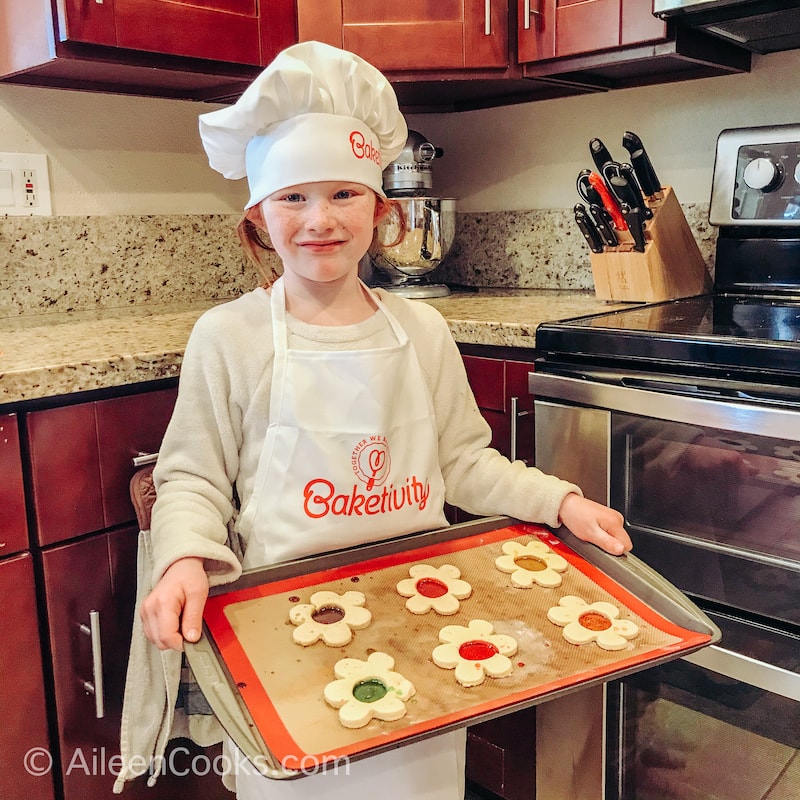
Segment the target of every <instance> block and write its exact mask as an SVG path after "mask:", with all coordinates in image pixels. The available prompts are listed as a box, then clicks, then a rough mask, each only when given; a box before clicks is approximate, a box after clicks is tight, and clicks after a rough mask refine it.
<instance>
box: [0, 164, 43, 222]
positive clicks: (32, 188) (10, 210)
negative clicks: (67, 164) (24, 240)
mask: <svg viewBox="0 0 800 800" xmlns="http://www.w3.org/2000/svg"><path fill="white" fill-rule="evenodd" d="M4 214H5V215H7V216H10V217H28V216H43V217H49V216H52V214H53V206H52V202H51V199H50V175H49V173H48V169H47V156H46V155H43V154H40V153H0V216H3V215H4Z"/></svg>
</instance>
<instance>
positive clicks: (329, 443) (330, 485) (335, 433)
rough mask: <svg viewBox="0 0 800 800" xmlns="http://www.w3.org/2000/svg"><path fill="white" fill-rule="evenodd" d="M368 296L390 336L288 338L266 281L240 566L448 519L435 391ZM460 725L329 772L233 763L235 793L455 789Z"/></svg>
mask: <svg viewBox="0 0 800 800" xmlns="http://www.w3.org/2000/svg"><path fill="white" fill-rule="evenodd" d="M364 291H367V290H366V288H364ZM373 297H374V296H373ZM374 299H375V301H376V302H377V303H378V306H379V311H380V313H383V314H385V315H386V318H387V320H388V321H389V324H390V326H391V328H392V330H393V332H394V335H395V336H396V338H397V341H398V344H397V345H394V346H391V347H382V348H378V349H372V350H348V351H310V350H291V349H289V348H288V346H287V339H288V334H287V329H286V301H285V294H284V289H283V281H282V280H278V281H276V282H275V284H273V287H272V293H271V308H272V325H273V338H274V346H275V360H274V365H273V377H272V388H271V395H270V409H269V427H268V429H267V435H266V439H265V441H264V447H263V449H262V452H261V456H260V459H259V464H258V471H257V474H256V479H255V482H254V490H253V496H252V498H251V499H250V502H249V503H248V504H247V507H246V508H245V509H243V511H242V514H241V515H240V517H239V520H238V528H239V531H240V532H241V533H242V535H243V537H244V539H245V541H246V542H247V548H246V551H245V557H244V567H245V568H247V569H249V568H254V567H261V566H265V565H267V564H273V563H276V562H279V561H285V560H287V559H292V558H299V557H301V556H305V555H310V554H315V553H323V552H326V551H329V550H336V549H339V548H342V547H349V546H351V545H356V544H363V543H366V542H371V541H376V540H380V539H386V538H390V537H394V536H398V535H401V534H404V533H411V532H416V531H422V530H429V529H433V528H438V527H442V526H443V525H446V524H447V521H446V519H445V517H444V512H443V504H444V481H443V479H442V474H441V470H440V468H439V460H438V435H437V430H436V422H435V419H434V414H433V403H432V399H431V396H430V392H429V391H428V390H427V384H426V383H425V379H424V375H423V373H422V369H421V367H420V365H419V361H418V359H417V356H416V352H415V350H414V347H413V345H412V344H411V342H410V341H409V338H408V335H407V334H406V333H405V331H404V330H403V328H402V327H401V326H400V324H399V323H398V321H397V320H396V319H395V318H394V317H393V316H392V315H391V314H390V313H389V311H388V310H387V309H386V307H385V306H384V305H383V304H382V303H381V302H380V301H379V300H378V299H377V298H374ZM465 735H466V734H465V731H458V732H456V733H449V734H445V735H443V736H437V737H435V738H433V739H429V740H427V741H423V742H419V743H417V744H412V745H408V746H406V747H400V748H397V749H395V750H391V751H388V752H386V753H381V754H379V755H377V756H373V757H370V758H367V759H362V760H361V761H357V762H353V763H352V764H350V765H349V767H348V768H347V769H343V768H341V767H340V769H339V770H338V773H336V774H332V773H330V772H328V773H326V774H312V775H308V776H306V777H303V778H299V779H296V780H288V781H277V780H271V779H268V778H264V777H263V776H261V775H260V774H257V773H255V772H254V771H251V770H249V769H246V768H242V767H241V766H240V768H239V770H238V775H237V779H236V789H237V796H238V797H239V798H240V800H255V798H269V800H295V798H297V800H360V799H361V798H364V799H365V800H366V798H373V797H380V798H381V800H412V798H414V799H415V800H462V798H463V796H464V745H465ZM236 763H239V764H241V759H237V760H236Z"/></svg>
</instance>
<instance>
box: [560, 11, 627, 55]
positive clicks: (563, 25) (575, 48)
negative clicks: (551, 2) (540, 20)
mask: <svg viewBox="0 0 800 800" xmlns="http://www.w3.org/2000/svg"><path fill="white" fill-rule="evenodd" d="M620 8H621V6H620V0H558V2H557V7H556V56H558V57H561V56H571V55H575V54H576V53H590V52H595V51H597V50H606V49H608V48H611V47H619V25H620Z"/></svg>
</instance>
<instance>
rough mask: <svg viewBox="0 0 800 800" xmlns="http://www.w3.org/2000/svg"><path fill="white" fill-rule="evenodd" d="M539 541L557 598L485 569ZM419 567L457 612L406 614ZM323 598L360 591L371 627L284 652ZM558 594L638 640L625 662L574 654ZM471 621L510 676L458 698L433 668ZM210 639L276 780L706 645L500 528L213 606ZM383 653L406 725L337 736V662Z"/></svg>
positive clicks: (237, 595) (525, 532)
mask: <svg viewBox="0 0 800 800" xmlns="http://www.w3.org/2000/svg"><path fill="white" fill-rule="evenodd" d="M534 540H540V541H542V542H544V543H545V544H546V545H547V546H549V547H550V548H551V549H552V550H553V551H554V552H556V553H557V554H559V555H561V556H562V557H563V558H564V559H566V561H567V562H568V566H567V569H566V571H565V572H563V573H562V582H561V585H559V586H557V587H555V588H542V587H540V586H538V585H536V584H534V585H533V586H532V587H531V588H525V589H522V588H517V587H516V586H514V585H513V584H512V582H511V576H510V575H509V574H506V573H503V572H501V571H500V570H498V569H497V567H496V566H495V559H496V558H498V557H499V556H501V555H503V550H502V545H503V543H504V542H506V541H515V542H519V543H521V544H527V543H529V542H531V541H534ZM415 564H428V565H431V566H433V567H441V566H442V565H445V564H450V565H453V566H455V567H457V568H458V569H459V570H460V572H461V579H462V580H465V581H467V582H468V583H469V584H471V586H472V593H471V595H470V596H469V597H468V598H466V599H464V600H462V601H461V602H460V606H459V610H458V612H457V613H455V614H453V615H448V616H442V615H439V614H437V613H436V612H435V611H433V610H431V611H429V612H428V613H426V614H424V615H417V614H412V613H411V612H409V611H408V610H407V609H406V606H405V602H406V598H405V597H402V596H401V595H400V594H399V593H398V592H397V590H396V585H397V584H398V582H400V581H401V580H403V579H406V578H408V577H409V569H410V568H411V567H412V566H413V565H415ZM320 590H330V591H333V592H335V593H337V594H339V595H342V594H344V593H345V592H347V591H353V590H355V591H358V592H361V593H363V594H364V596H365V598H366V602H365V608H367V609H368V610H369V611H370V612H371V613H372V620H371V622H370V624H369V625H368V626H367V627H365V628H363V629H360V630H355V631H353V637H352V640H351V641H350V642H349V643H348V644H347V645H345V646H342V647H331V646H329V645H327V644H325V643H324V642H323V641H321V640H320V641H317V642H316V643H315V644H312V645H310V646H301V645H298V644H296V643H295V642H294V640H293V638H292V633H293V630H294V628H295V625H294V624H292V622H291V621H290V620H289V611H290V609H291V608H292V607H293V606H295V605H296V604H298V603H309V598H310V596H311V595H312V594H314V593H315V592H317V591H320ZM565 595H574V596H577V597H580V598H581V599H583V600H585V601H586V602H587V603H594V602H597V601H606V602H609V603H612V604H613V605H615V606H616V607H617V608H618V609H619V611H620V618H622V619H627V620H630V621H632V622H634V623H636V624H637V625H638V626H639V633H638V636H636V637H635V638H633V639H632V640H630V641H629V642H628V643H627V644H626V645H625V647H624V649H622V650H616V651H607V650H603V649H601V648H600V647H598V645H597V644H596V643H594V642H592V643H589V644H584V645H574V644H570V643H569V642H567V641H566V640H565V639H564V636H563V633H562V631H563V628H561V627H558V626H557V625H555V624H553V623H552V622H550V621H549V620H548V619H547V611H548V609H550V608H551V607H553V606H557V605H558V602H559V599H560V598H561V597H563V596H565ZM474 619H481V620H486V621H488V622H490V623H491V624H492V625H493V626H494V633H498V634H508V635H510V636H512V637H513V638H514V639H516V641H517V644H518V650H517V652H516V654H514V655H513V656H512V657H511V661H512V671H511V674H510V675H508V676H507V677H502V678H492V677H488V676H487V677H486V679H485V680H484V682H483V683H482V684H481V685H479V686H474V687H471V688H465V687H463V686H461V685H460V684H459V683H458V682H457V681H456V679H455V674H454V671H453V670H452V669H443V668H441V667H439V666H437V665H436V664H435V663H434V662H433V660H432V656H431V654H432V651H433V650H434V648H435V647H436V646H437V645H438V644H439V643H440V639H439V632H440V630H441V629H442V628H443V627H444V626H446V625H464V626H466V625H468V623H469V622H470V621H471V620H474ZM205 623H206V627H207V633H208V634H209V635H210V636H211V637H212V639H213V642H214V644H215V646H216V648H217V650H218V652H219V656H220V658H221V660H222V661H223V662H224V665H225V667H226V670H227V672H228V674H229V676H230V679H231V681H232V682H233V684H234V685H235V686H236V689H237V691H238V693H239V695H240V697H241V699H242V700H243V701H244V704H245V705H246V707H247V709H248V711H249V712H250V715H251V716H252V720H253V722H254V723H255V726H256V727H257V729H258V731H259V733H260V734H261V737H262V738H263V740H264V742H265V743H266V745H267V747H268V748H269V750H270V752H271V753H272V755H273V756H274V757H275V758H276V759H277V760H278V761H279V762H280V763H281V764H282V765H283V766H284V767H286V768H289V769H291V768H294V767H297V766H299V765H300V764H301V763H305V761H306V759H308V758H312V759H314V760H316V761H318V762H322V761H324V760H329V759H334V758H337V757H340V756H351V755H354V754H364V753H366V752H368V751H370V750H374V749H376V748H381V749H383V748H385V747H386V746H387V745H388V744H390V743H394V742H401V741H402V740H405V739H408V738H409V737H416V736H419V735H425V734H428V735H429V734H430V732H431V731H435V730H436V729H438V728H444V727H452V726H453V725H454V724H457V723H463V724H466V722H467V721H469V720H471V719H474V718H476V717H479V716H485V715H487V714H491V713H493V712H498V711H499V710H501V709H503V708H506V707H509V706H514V705H519V704H520V703H522V702H524V701H530V700H532V699H533V698H537V697H543V696H546V695H548V694H551V693H555V692H557V691H558V690H560V689H563V688H564V687H566V686H570V685H578V684H581V683H585V682H589V681H596V680H597V679H598V678H604V679H609V678H610V677H613V676H614V674H615V673H623V672H628V671H630V670H631V668H634V667H635V666H637V665H641V664H646V663H648V662H650V661H655V660H657V659H659V658H663V657H664V656H665V655H667V654H670V656H671V657H677V655H678V654H679V653H680V652H682V651H684V650H690V649H691V650H694V649H697V648H698V647H700V646H702V645H703V644H705V643H708V642H709V640H710V639H711V636H710V635H709V634H707V633H698V632H696V631H692V630H687V629H685V628H683V627H680V626H679V625H677V624H675V623H673V622H671V621H670V620H668V619H666V618H664V617H663V616H662V615H661V614H659V613H657V612H656V611H654V610H653V608H651V607H650V606H648V605H646V604H645V603H644V602H643V601H642V600H641V599H639V598H638V597H636V596H634V595H633V594H632V593H631V592H630V591H628V590H627V589H626V588H624V587H623V586H621V585H620V584H619V583H617V582H616V581H614V580H612V579H611V578H609V577H608V576H607V575H605V574H604V573H603V572H601V571H600V570H599V569H597V567H595V566H593V565H592V564H590V563H589V562H588V561H586V560H585V559H584V558H583V557H581V556H580V555H578V554H577V553H576V552H575V551H573V550H572V549H570V548H569V547H567V546H566V545H565V544H564V543H563V542H562V541H561V540H560V539H558V538H557V537H555V536H554V535H553V534H552V533H551V532H550V531H549V530H547V529H544V528H541V527H539V526H536V525H528V524H517V525H510V526H504V527H501V528H497V529H495V530H490V531H488V532H484V533H479V534H476V535H472V536H467V537H465V538H458V539H454V540H451V541H445V542H439V543H437V544H433V545H430V546H423V547H421V548H417V549H413V550H409V551H406V552H401V553H392V554H390V555H386V556H379V557H376V558H371V559H370V560H368V561H362V562H359V563H354V564H349V565H345V566H337V567H335V568H332V569H328V570H323V571H317V572H314V573H312V574H307V575H300V576H294V577H291V578H287V579H279V580H275V581H273V582H267V583H262V584H260V585H257V586H252V587H250V588H242V589H237V590H234V591H230V592H224V593H221V594H217V595H216V596H213V597H210V598H209V599H208V602H207V605H206V610H205ZM375 651H380V652H383V653H387V654H388V655H390V656H391V657H392V658H393V659H394V662H395V663H394V668H393V669H394V671H396V672H399V673H400V674H401V675H402V676H403V677H405V678H406V679H408V680H409V681H411V682H412V683H413V684H414V687H415V689H416V693H415V694H414V695H413V697H411V698H410V699H409V700H408V701H407V702H406V703H405V707H406V714H405V716H403V717H402V718H401V719H399V720H396V721H388V722H387V721H380V720H376V719H373V720H372V721H370V722H369V723H368V724H367V725H365V726H364V727H361V728H356V729H351V728H346V727H344V726H343V725H342V724H341V722H340V721H339V712H338V710H337V709H335V708H333V707H332V706H330V705H328V704H327V703H326V701H325V699H324V696H323V692H324V689H325V686H326V685H327V684H328V683H330V682H332V681H334V680H335V679H336V675H335V674H334V665H335V664H336V662H337V661H339V660H340V659H343V658H356V659H361V660H365V659H367V658H368V656H369V655H370V654H371V653H373V652H375Z"/></svg>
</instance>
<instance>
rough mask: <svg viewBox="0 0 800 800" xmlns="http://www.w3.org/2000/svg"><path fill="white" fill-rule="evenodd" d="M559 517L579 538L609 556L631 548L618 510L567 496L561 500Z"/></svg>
mask: <svg viewBox="0 0 800 800" xmlns="http://www.w3.org/2000/svg"><path fill="white" fill-rule="evenodd" d="M558 518H559V520H560V521H561V523H562V524H563V525H566V526H567V527H568V528H569V529H570V531H572V533H574V534H575V536H577V537H578V538H579V539H583V541H585V542H591V543H592V544H596V545H597V546H598V547H600V548H602V549H603V550H605V551H606V552H607V553H611V554H612V555H615V556H621V555H622V554H623V553H625V552H627V551H628V550H630V549H631V548H632V547H633V543H632V542H631V538H630V536H628V532H627V531H626V530H625V528H624V527H623V523H624V519H623V517H622V514H620V513H619V511H615V510H614V509H613V508H609V507H608V506H604V505H602V504H601V503H596V502H595V501H594V500H589V499H587V498H586V497H581V496H580V495H579V494H574V493H570V494H568V495H567V496H566V497H565V498H564V499H563V500H562V501H561V508H559V510H558Z"/></svg>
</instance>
